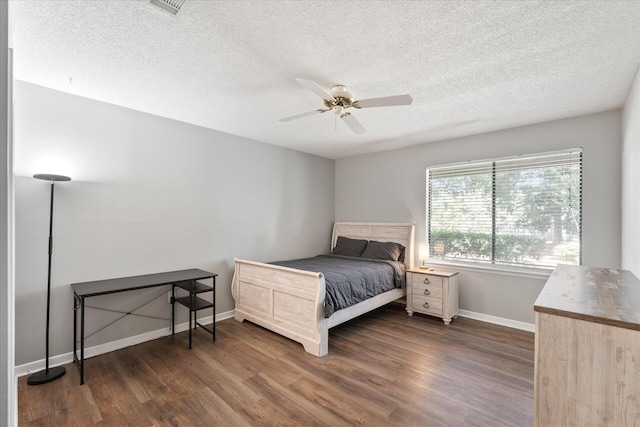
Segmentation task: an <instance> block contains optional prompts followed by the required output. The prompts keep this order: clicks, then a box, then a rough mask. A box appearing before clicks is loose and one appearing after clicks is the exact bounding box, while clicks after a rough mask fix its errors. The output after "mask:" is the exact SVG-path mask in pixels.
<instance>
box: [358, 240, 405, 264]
mask: <svg viewBox="0 0 640 427" xmlns="http://www.w3.org/2000/svg"><path fill="white" fill-rule="evenodd" d="M403 255H404V246H402V245H401V244H399V243H394V242H377V241H375V240H369V243H367V247H366V248H365V249H364V252H363V253H362V255H360V256H361V257H362V258H373V259H386V260H391V261H399V260H400V258H401V257H402V258H404V257H403Z"/></svg>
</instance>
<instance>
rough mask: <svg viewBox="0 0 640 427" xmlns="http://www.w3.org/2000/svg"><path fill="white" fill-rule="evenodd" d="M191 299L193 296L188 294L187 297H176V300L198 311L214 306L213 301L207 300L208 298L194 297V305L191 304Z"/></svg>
mask: <svg viewBox="0 0 640 427" xmlns="http://www.w3.org/2000/svg"><path fill="white" fill-rule="evenodd" d="M191 300H192V297H190V296H186V297H178V298H176V300H175V301H176V302H177V303H180V304H182V305H184V306H185V307H187V308H189V310H191V311H196V310H202V309H204V308H211V307H213V303H212V302H209V301H207V300H206V299H202V298H199V297H193V302H194V303H195V304H194V306H193V307H192V306H191Z"/></svg>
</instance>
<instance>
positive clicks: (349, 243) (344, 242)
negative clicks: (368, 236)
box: [332, 236, 367, 256]
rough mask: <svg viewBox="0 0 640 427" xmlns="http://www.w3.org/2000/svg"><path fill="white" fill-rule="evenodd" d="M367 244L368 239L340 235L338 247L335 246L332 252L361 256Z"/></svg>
mask: <svg viewBox="0 0 640 427" xmlns="http://www.w3.org/2000/svg"><path fill="white" fill-rule="evenodd" d="M366 246H367V241H366V240H359V239H350V238H348V237H343V236H338V241H337V242H336V247H335V248H333V252H332V253H333V254H334V255H345V256H360V255H361V254H362V251H364V248H365V247H366Z"/></svg>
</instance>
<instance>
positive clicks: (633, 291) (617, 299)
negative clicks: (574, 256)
mask: <svg viewBox="0 0 640 427" xmlns="http://www.w3.org/2000/svg"><path fill="white" fill-rule="evenodd" d="M533 309H534V310H535V311H537V312H542V313H549V314H555V315H558V316H564V317H571V318H575V319H580V320H586V321H589V322H595V323H602V324H606V325H611V326H618V327H621V328H626V329H635V330H640V280H638V279H637V278H636V277H635V276H634V275H633V273H631V272H630V271H627V270H616V269H613V268H595V267H584V266H577V265H558V266H557V267H556V268H555V270H553V273H552V274H551V276H550V277H549V280H548V281H547V284H546V285H545V286H544V288H543V289H542V292H541V293H540V295H539V296H538V299H537V300H536V302H535V304H534V306H533Z"/></svg>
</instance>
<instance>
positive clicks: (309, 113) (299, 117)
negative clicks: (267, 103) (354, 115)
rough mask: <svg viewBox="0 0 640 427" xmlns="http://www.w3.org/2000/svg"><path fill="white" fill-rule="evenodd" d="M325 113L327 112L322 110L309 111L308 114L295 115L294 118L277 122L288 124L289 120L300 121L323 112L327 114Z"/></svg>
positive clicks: (286, 118)
mask: <svg viewBox="0 0 640 427" xmlns="http://www.w3.org/2000/svg"><path fill="white" fill-rule="evenodd" d="M327 111H329V110H323V109H319V110H313V111H309V112H306V113H302V114H296V115H295V116H291V117H285V118H284V119H280V120H278V121H279V122H290V121H291V120H295V119H301V118H303V117H307V116H313V115H314V114H319V113H324V112H327Z"/></svg>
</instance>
